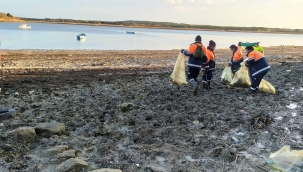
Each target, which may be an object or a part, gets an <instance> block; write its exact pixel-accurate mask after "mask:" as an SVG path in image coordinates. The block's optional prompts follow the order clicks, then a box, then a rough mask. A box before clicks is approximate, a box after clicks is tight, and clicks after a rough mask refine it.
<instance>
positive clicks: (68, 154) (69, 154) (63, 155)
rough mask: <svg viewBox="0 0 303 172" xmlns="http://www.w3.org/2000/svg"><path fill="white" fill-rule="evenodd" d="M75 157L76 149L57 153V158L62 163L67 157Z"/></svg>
mask: <svg viewBox="0 0 303 172" xmlns="http://www.w3.org/2000/svg"><path fill="white" fill-rule="evenodd" d="M75 157H76V152H75V151H74V150H68V151H64V152H62V153H59V154H58V155H57V159H58V161H59V162H60V163H61V162H63V161H65V160H67V159H70V158H75Z"/></svg>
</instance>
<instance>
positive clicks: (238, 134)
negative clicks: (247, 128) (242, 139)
mask: <svg viewBox="0 0 303 172" xmlns="http://www.w3.org/2000/svg"><path fill="white" fill-rule="evenodd" d="M235 134H236V135H237V136H244V135H245V133H243V132H239V133H235Z"/></svg>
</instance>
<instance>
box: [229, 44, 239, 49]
mask: <svg viewBox="0 0 303 172" xmlns="http://www.w3.org/2000/svg"><path fill="white" fill-rule="evenodd" d="M229 48H237V46H236V45H235V44H233V45H231V46H230V47H229Z"/></svg>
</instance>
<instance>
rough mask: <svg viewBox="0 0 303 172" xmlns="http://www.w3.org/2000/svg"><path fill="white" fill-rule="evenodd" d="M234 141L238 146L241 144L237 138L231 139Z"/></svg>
mask: <svg viewBox="0 0 303 172" xmlns="http://www.w3.org/2000/svg"><path fill="white" fill-rule="evenodd" d="M231 138H232V139H233V141H235V142H236V143H237V144H239V143H240V141H239V140H238V139H237V138H235V137H231Z"/></svg>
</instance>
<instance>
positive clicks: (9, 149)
mask: <svg viewBox="0 0 303 172" xmlns="http://www.w3.org/2000/svg"><path fill="white" fill-rule="evenodd" d="M1 149H3V150H5V151H7V152H9V151H15V148H14V147H13V146H12V145H10V144H4V145H2V146H1Z"/></svg>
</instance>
